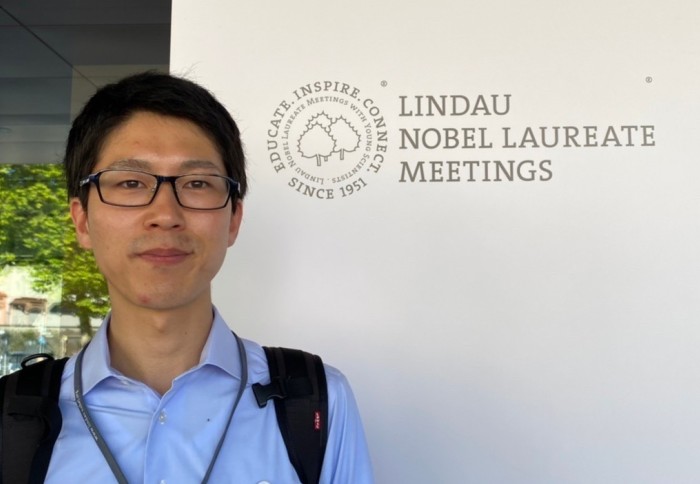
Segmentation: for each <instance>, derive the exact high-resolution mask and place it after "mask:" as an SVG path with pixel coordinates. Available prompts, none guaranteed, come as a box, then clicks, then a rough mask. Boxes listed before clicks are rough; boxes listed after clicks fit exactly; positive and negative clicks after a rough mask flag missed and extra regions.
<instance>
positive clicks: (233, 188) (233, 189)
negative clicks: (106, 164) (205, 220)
mask: <svg viewBox="0 0 700 484" xmlns="http://www.w3.org/2000/svg"><path fill="white" fill-rule="evenodd" d="M109 171H126V172H134V173H141V174H142V175H149V176H152V177H153V178H155V179H156V186H155V188H154V189H153V190H152V192H153V194H152V195H151V199H150V200H149V201H148V203H140V204H138V205H122V204H119V203H110V202H107V201H105V199H104V198H103V197H102V189H101V188H100V176H101V175H102V174H103V173H105V172H109ZM193 175H195V176H196V175H206V176H215V177H218V178H223V179H224V180H226V182H227V183H228V196H227V197H226V200H224V203H223V204H222V205H221V206H218V207H214V208H197V207H188V206H187V205H184V204H183V203H182V202H181V201H180V197H179V195H178V193H177V187H176V186H175V182H176V181H177V180H178V179H180V178H183V177H186V176H193ZM165 182H168V183H170V185H171V186H172V187H173V194H174V195H175V200H177V203H178V205H180V206H181V207H182V208H187V209H189V210H220V209H222V208H224V207H225V206H226V205H228V202H229V200H232V201H233V202H234V203H235V201H236V198H237V197H238V196H239V195H240V193H241V185H240V183H238V182H237V181H236V180H234V179H233V178H231V177H228V176H223V175H213V174H210V173H187V174H185V175H175V176H163V175H156V174H154V173H148V172H146V171H139V170H111V169H107V170H101V171H98V172H96V173H91V174H89V175H88V176H86V177H85V178H83V179H82V180H80V183H79V187H80V188H83V187H85V186H86V185H88V184H89V183H92V184H94V185H95V187H96V188H97V195H98V196H99V197H100V201H101V202H102V203H104V204H106V205H112V206H113V207H124V208H135V207H147V206H149V205H150V204H151V203H153V200H155V199H156V195H158V190H159V189H160V186H161V185H162V184H163V183H165ZM233 209H234V210H235V205H234V206H233Z"/></svg>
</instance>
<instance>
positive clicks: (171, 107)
mask: <svg viewBox="0 0 700 484" xmlns="http://www.w3.org/2000/svg"><path fill="white" fill-rule="evenodd" d="M137 112H151V113H155V114H160V115H164V116H172V117H176V118H181V119H185V120H187V121H191V122H192V123H194V124H195V125H197V126H198V127H199V128H200V129H202V130H203V131H204V132H205V133H207V134H208V135H209V136H210V137H211V140H212V142H213V143H214V144H215V145H216V147H217V149H218V150H219V153H220V155H221V158H222V159H223V162H224V166H225V167H226V174H227V175H228V176H230V177H231V178H233V179H234V180H236V181H237V182H238V183H239V184H240V198H243V197H244V196H245V193H246V191H247V185H248V184H247V179H246V173H245V155H244V153H243V147H242V145H241V138H240V132H239V130H238V127H237V126H236V123H235V122H234V121H233V119H232V118H231V115H230V114H229V112H228V111H227V110H226V108H225V107H224V106H223V105H222V104H221V103H220V102H219V101H217V100H216V98H215V97H214V96H213V95H212V94H211V93H210V92H209V91H207V90H206V89H205V88H203V87H202V86H200V85H198V84H196V83H194V82H192V81H189V80H187V79H183V78H180V77H176V76H172V75H170V74H163V73H160V72H153V71H150V72H144V73H141V74H136V75H132V76H129V77H126V78H124V79H122V80H120V81H118V82H116V83H114V84H108V85H106V86H104V87H102V88H100V89H99V90H98V91H97V92H96V93H95V94H94V95H93V96H92V98H90V100H89V101H88V102H87V104H85V106H84V107H83V109H82V111H81V112H80V114H79V115H78V117H76V118H75V120H74V121H73V126H72V128H71V130H70V134H69V135H68V143H67V145H66V155H65V158H64V160H63V166H64V170H65V173H66V180H67V183H68V196H69V197H71V198H72V197H79V198H80V201H81V203H82V205H83V207H87V197H88V190H81V188H80V186H79V184H80V180H82V179H84V178H85V177H86V176H87V175H89V174H90V173H92V170H93V169H94V167H95V165H96V163H97V158H98V156H99V153H100V150H101V149H102V146H103V144H104V142H105V140H106V139H107V137H108V136H109V135H110V133H111V132H112V131H113V130H114V129H115V128H117V127H118V126H120V125H121V124H122V123H124V122H125V121H127V120H128V119H129V118H130V117H131V116H132V115H133V114H134V113H137ZM234 206H235V205H234Z"/></svg>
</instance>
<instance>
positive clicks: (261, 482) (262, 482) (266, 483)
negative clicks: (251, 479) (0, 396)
mask: <svg viewBox="0 0 700 484" xmlns="http://www.w3.org/2000/svg"><path fill="white" fill-rule="evenodd" d="M258 484H270V481H260V482H258Z"/></svg>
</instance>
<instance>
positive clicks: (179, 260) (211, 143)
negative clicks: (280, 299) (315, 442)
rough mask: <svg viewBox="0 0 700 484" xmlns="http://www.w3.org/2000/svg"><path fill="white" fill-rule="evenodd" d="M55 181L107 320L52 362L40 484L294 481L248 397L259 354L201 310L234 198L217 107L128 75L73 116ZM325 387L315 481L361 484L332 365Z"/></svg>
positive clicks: (207, 305) (190, 89)
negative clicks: (53, 408) (49, 428)
mask: <svg viewBox="0 0 700 484" xmlns="http://www.w3.org/2000/svg"><path fill="white" fill-rule="evenodd" d="M65 171H66V177H67V181H68V193H69V196H70V197H71V199H70V211H71V216H72V219H73V222H74V224H75V229H76V233H77V237H78V241H79V243H80V245H81V246H83V247H85V248H86V249H90V250H92V251H93V253H94V254H95V259H96V260H97V264H98V266H99V268H100V271H101V272H102V274H103V275H104V277H105V279H106V281H107V285H108V288H109V295H110V299H111V305H112V309H111V312H110V314H109V315H108V316H107V318H106V319H105V321H104V323H103V325H102V327H101V328H100V330H99V331H98V332H97V333H96V335H95V337H94V338H93V340H92V342H90V344H89V345H88V346H87V347H86V348H85V350H84V351H83V352H82V354H80V356H78V357H76V356H74V357H72V358H71V359H70V360H69V361H68V363H67V364H66V367H65V370H64V372H63V376H62V383H61V393H60V401H59V404H60V409H61V413H62V416H63V426H62V428H61V432H60V434H59V437H58V439H57V441H56V444H55V446H54V449H53V453H52V456H51V461H50V465H49V469H48V474H47V479H46V482H48V483H60V484H65V483H67V482H85V483H86V482H99V483H105V482H114V481H115V478H116V480H117V481H118V482H129V483H153V484H155V483H173V484H175V483H199V482H205V481H209V482H214V483H229V482H230V483H264V482H269V483H284V484H287V483H295V482H299V480H298V477H297V474H296V473H295V470H294V468H293V467H292V465H291V463H290V461H289V457H288V455H287V450H286V447H285V444H284V442H283V439H282V436H281V434H280V430H279V427H278V423H277V419H276V416H275V408H274V405H267V406H266V407H264V408H259V407H258V404H257V403H256V400H255V398H254V396H253V391H252V390H251V385H252V384H253V383H256V382H262V383H266V382H269V381H270V377H269V373H268V367H267V361H266V359H265V354H264V352H263V350H262V348H261V347H260V346H258V345H257V344H255V343H253V342H250V341H246V340H240V339H238V338H237V337H236V336H235V335H234V334H233V333H232V332H231V331H230V330H229V328H228V327H227V326H226V323H225V322H224V320H223V319H222V317H221V315H219V314H218V313H217V311H216V309H215V308H214V307H213V306H212V301H211V290H210V283H211V280H212V278H213V277H214V275H215V274H216V273H217V271H218V270H219V268H220V267H221V265H222V263H223V260H224V256H225V254H226V250H227V249H228V247H230V246H231V245H233V243H234V242H235V240H236V236H237V235H238V230H239V227H240V224H241V218H242V216H243V204H242V198H243V196H244V195H245V193H246V188H247V183H246V174H245V166H244V155H243V150H242V147H241V142H240V139H239V132H238V128H237V127H236V124H235V123H234V121H233V120H232V119H231V117H230V115H229V114H228V112H227V111H226V109H225V108H224V107H223V106H222V105H221V104H220V103H219V102H218V101H217V100H216V99H214V97H213V96H212V95H211V94H210V93H209V92H208V91H206V90H205V89H203V88H202V87H200V86H198V85H196V84H194V83H192V82H190V81H187V80H184V79H179V78H176V77H172V76H168V75H163V74H156V73H146V74H139V75H136V76H132V77H129V78H126V79H124V80H122V81H120V82H118V83H116V84H112V85H108V86H106V87H104V88H102V89H100V90H99V91H98V92H97V93H96V94H95V95H94V96H93V98H92V99H91V100H90V101H89V102H88V103H87V104H86V106H85V107H84V109H83V111H82V112H81V114H80V115H79V116H78V117H77V118H76V119H75V122H74V123H73V127H72V129H71V132H70V135H69V139H68V144H67V147H66V156H65ZM232 297H245V296H244V295H235V294H232ZM326 377H327V381H328V399H329V404H328V408H329V435H328V444H327V450H326V454H325V459H324V465H323V469H322V473H321V482H324V483H353V484H356V483H360V484H361V483H370V482H373V480H372V475H371V466H370V462H369V457H368V452H367V447H366V444H365V439H364V434H363V430H362V425H361V422H360V419H359V415H358V411H357V408H356V406H355V403H354V399H353V396H352V393H351V390H350V387H349V386H348V384H347V381H346V380H345V378H344V377H343V375H342V374H341V373H340V372H338V371H337V370H335V369H334V368H332V367H328V366H326Z"/></svg>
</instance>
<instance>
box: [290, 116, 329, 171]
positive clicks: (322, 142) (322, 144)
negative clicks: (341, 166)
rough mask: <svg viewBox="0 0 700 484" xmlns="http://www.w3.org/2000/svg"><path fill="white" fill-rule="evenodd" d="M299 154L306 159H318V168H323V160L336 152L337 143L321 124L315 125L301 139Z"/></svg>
mask: <svg viewBox="0 0 700 484" xmlns="http://www.w3.org/2000/svg"><path fill="white" fill-rule="evenodd" d="M298 143H299V145H298V146H299V153H301V156H303V157H304V158H316V166H321V159H322V158H323V159H326V160H327V159H328V157H329V156H330V155H331V153H333V152H334V151H335V141H333V138H332V137H331V135H330V134H329V133H328V131H327V130H326V129H325V128H324V127H323V126H321V125H320V124H314V125H313V126H310V127H308V128H307V129H306V131H304V132H303V133H302V134H301V136H300V137H299V142H298Z"/></svg>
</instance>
